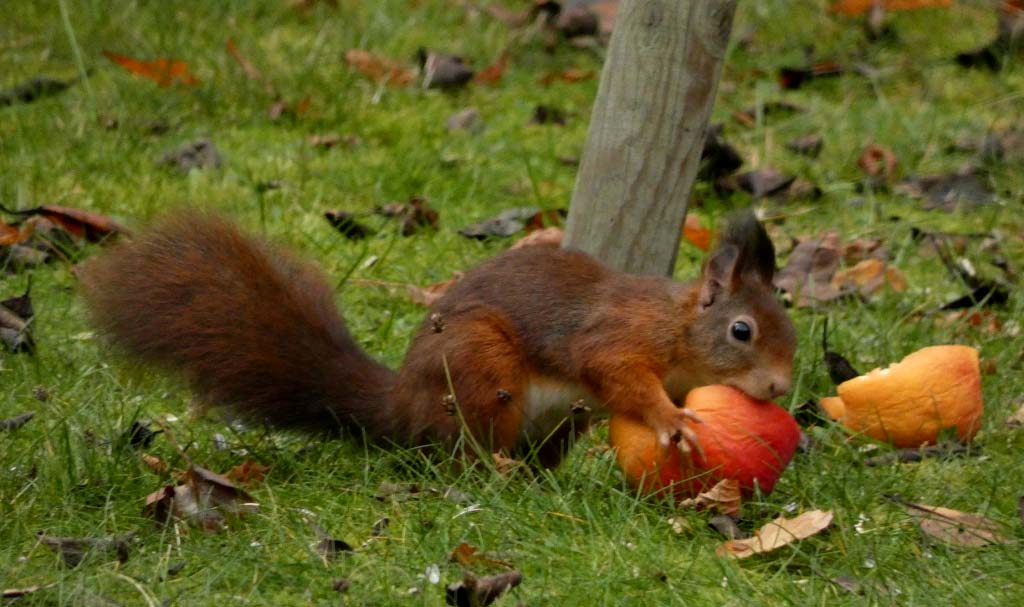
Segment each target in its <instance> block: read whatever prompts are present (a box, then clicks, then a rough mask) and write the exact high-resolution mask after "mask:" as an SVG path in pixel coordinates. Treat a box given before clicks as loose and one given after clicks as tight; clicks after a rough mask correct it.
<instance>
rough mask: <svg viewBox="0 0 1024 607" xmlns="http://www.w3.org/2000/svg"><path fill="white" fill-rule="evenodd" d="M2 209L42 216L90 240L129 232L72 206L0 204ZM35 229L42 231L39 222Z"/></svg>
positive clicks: (103, 238)
mask: <svg viewBox="0 0 1024 607" xmlns="http://www.w3.org/2000/svg"><path fill="white" fill-rule="evenodd" d="M0 211H3V212H4V213H8V214H10V215H18V216H21V217H29V218H32V217H42V218H44V219H46V220H48V221H50V222H52V223H54V224H56V225H58V226H60V228H61V229H63V230H64V231H65V232H67V233H68V234H71V235H72V236H76V237H78V238H84V239H85V240H87V241H88V242H101V241H103V240H105V239H107V238H110V237H113V236H117V235H119V234H124V235H128V234H129V232H128V230H126V229H125V228H124V227H122V226H121V225H119V224H118V223H117V222H115V221H113V220H112V219H110V218H109V217H106V216H104V215H100V214H99V213H94V212H92V211H86V210H83V209H75V208H72V207H62V206H57V205H53V204H46V205H42V206H38V207H34V208H30V209H8V208H7V207H4V206H3V205H0ZM33 230H34V231H36V232H39V231H40V229H39V227H38V224H35V227H33Z"/></svg>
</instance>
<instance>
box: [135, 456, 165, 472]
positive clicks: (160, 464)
mask: <svg viewBox="0 0 1024 607" xmlns="http://www.w3.org/2000/svg"><path fill="white" fill-rule="evenodd" d="M139 458H140V459H141V460H142V463H143V464H146V467H147V468H149V469H150V470H151V471H153V472H155V473H156V474H166V473H167V470H168V467H167V462H165V461H164V460H162V459H160V458H159V457H157V456H155V455H150V454H149V453H143V454H141V455H140V456H139Z"/></svg>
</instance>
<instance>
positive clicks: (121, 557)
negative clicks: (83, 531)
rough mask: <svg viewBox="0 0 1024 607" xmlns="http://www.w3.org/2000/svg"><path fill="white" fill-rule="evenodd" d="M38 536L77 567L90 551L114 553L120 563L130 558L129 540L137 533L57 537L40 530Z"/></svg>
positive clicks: (47, 545)
mask: <svg viewBox="0 0 1024 607" xmlns="http://www.w3.org/2000/svg"><path fill="white" fill-rule="evenodd" d="M36 537H38V538H39V542H40V543H42V544H43V545H44V546H46V547H47V548H50V549H51V550H53V551H54V552H56V553H57V554H59V555H60V557H61V560H62V561H64V564H65V565H67V566H68V567H72V568H73V567H77V566H78V565H79V564H80V563H81V562H82V560H83V559H84V558H85V556H86V555H87V554H89V553H108V552H112V553H114V556H115V557H116V558H117V561H118V562H119V563H124V562H126V561H127V560H128V548H129V542H131V540H132V538H134V537H135V533H134V532H131V533H126V534H124V535H118V536H114V537H109V538H92V537H81V538H78V537H57V536H53V535H48V534H46V533H44V532H42V531H40V532H39V533H38V534H37V535H36Z"/></svg>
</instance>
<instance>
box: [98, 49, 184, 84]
mask: <svg viewBox="0 0 1024 607" xmlns="http://www.w3.org/2000/svg"><path fill="white" fill-rule="evenodd" d="M103 56H104V57H106V58H107V59H110V60H111V61H113V62H114V63H116V64H118V65H120V66H121V67H123V68H124V69H126V70H128V71H129V72H131V73H133V74H135V75H136V76H141V77H143V78H148V79H150V80H152V81H153V82H156V83H157V84H158V85H160V86H161V87H165V88H166V87H168V86H171V85H172V84H174V83H175V82H177V83H178V84H182V85H185V86H194V85H196V84H199V79H198V78H196V77H195V76H193V75H192V73H191V72H190V71H189V69H188V64H186V63H185V62H184V61H180V60H177V59H153V60H152V61H140V60H139V59H133V58H131V57H127V56H125V55H119V54H117V53H112V52H110V51H103Z"/></svg>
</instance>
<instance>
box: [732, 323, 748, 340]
mask: <svg viewBox="0 0 1024 607" xmlns="http://www.w3.org/2000/svg"><path fill="white" fill-rule="evenodd" d="M729 333H731V334H732V336H733V337H734V338H735V339H736V340H737V341H750V338H751V336H752V335H753V334H754V332H753V331H751V330H750V325H748V324H747V323H745V322H743V321H742V320H737V321H736V322H734V323H732V326H731V327H729Z"/></svg>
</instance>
